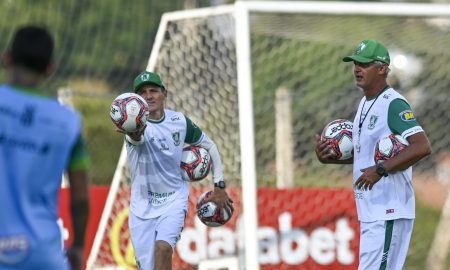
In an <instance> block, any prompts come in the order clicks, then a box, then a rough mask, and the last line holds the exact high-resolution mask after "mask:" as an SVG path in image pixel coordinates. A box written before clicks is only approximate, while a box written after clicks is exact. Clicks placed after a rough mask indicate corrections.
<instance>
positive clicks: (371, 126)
mask: <svg viewBox="0 0 450 270" xmlns="http://www.w3.org/2000/svg"><path fill="white" fill-rule="evenodd" d="M377 121H378V115H374V114H373V115H371V116H370V119H369V125H367V128H368V129H374V128H375V124H376V123H377Z"/></svg>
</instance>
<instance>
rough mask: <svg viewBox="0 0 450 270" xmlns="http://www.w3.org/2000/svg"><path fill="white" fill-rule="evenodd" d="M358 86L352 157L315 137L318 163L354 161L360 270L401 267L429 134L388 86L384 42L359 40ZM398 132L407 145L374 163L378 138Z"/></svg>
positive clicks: (349, 58) (356, 56)
mask: <svg viewBox="0 0 450 270" xmlns="http://www.w3.org/2000/svg"><path fill="white" fill-rule="evenodd" d="M343 61H344V62H353V64H354V68H353V73H354V76H355V81H356V85H357V86H358V87H359V88H361V89H362V91H363V94H364V97H363V98H362V99H361V102H360V103H359V107H358V111H357V113H356V116H355V119H354V122H353V132H352V133H353V145H354V153H353V158H352V159H350V160H344V161H338V160H336V158H335V157H334V156H333V155H332V154H330V152H329V149H330V148H329V146H328V144H327V142H326V141H321V140H320V136H319V135H316V149H315V151H316V154H317V157H318V159H319V160H320V161H321V162H322V163H343V164H345V163H346V164H353V183H354V192H355V201H356V207H357V211H358V218H359V221H360V229H361V231H360V250H359V251H360V254H359V268H358V269H359V270H375V269H376V270H379V269H390V270H394V269H395V270H400V269H402V268H403V264H404V262H405V259H406V255H407V252H408V247H409V242H410V239H411V234H412V231H413V224H414V218H415V199H414V189H413V185H412V167H411V166H412V165H414V164H416V163H417V162H418V161H419V160H420V159H422V158H424V157H425V156H427V155H429V154H430V153H431V146H430V143H429V141H428V137H427V136H426V134H425V132H424V131H423V129H422V127H421V126H420V125H419V123H418V122H417V120H416V118H415V117H414V114H413V112H412V110H411V107H410V105H409V104H408V102H407V101H406V99H405V98H404V97H403V96H402V95H400V94H399V93H398V92H397V91H395V90H394V89H393V88H392V87H390V86H389V85H388V84H387V75H388V73H389V64H390V57H389V53H388V51H387V49H386V48H385V47H384V45H383V44H381V43H379V42H378V41H375V40H364V41H362V42H361V43H360V44H359V46H358V48H357V49H356V51H355V53H354V54H353V55H350V56H347V57H344V58H343ZM391 133H394V134H399V135H401V136H402V137H403V138H404V139H406V140H407V141H408V142H409V146H408V147H407V148H406V149H404V150H403V151H401V152H400V153H399V154H398V155H397V156H395V157H394V158H392V159H389V160H387V161H384V162H383V163H378V164H375V162H374V149H375V143H376V141H377V140H378V139H380V138H383V137H386V136H388V135H389V134H391Z"/></svg>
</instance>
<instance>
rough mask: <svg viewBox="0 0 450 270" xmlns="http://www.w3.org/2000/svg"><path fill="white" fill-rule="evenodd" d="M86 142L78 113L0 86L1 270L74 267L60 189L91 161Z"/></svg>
mask: <svg viewBox="0 0 450 270" xmlns="http://www.w3.org/2000/svg"><path fill="white" fill-rule="evenodd" d="M82 142H83V141H82V139H81V118H80V117H79V115H78V114H77V113H75V112H74V111H72V110H71V109H69V108H66V107H64V106H62V105H60V104H59V103H58V102H57V101H56V100H54V99H50V98H47V97H41V96H38V95H35V94H32V93H29V92H26V91H21V90H18V89H16V88H14V87H12V86H9V85H0V270H3V269H13V268H14V269H66V268H68V266H67V265H66V263H65V262H64V260H65V258H64V255H63V251H62V249H61V242H60V239H61V236H60V230H59V228H58V225H57V223H56V221H57V219H58V212H57V209H58V205H57V204H58V191H59V188H60V185H61V176H62V173H63V171H64V170H65V169H67V168H69V167H70V168H76V167H77V166H78V167H79V168H81V167H83V166H84V165H82V164H86V163H85V161H86V160H87V154H86V152H85V151H83V149H84V144H83V143H82ZM36 267H38V268H36ZM39 267H41V268H39Z"/></svg>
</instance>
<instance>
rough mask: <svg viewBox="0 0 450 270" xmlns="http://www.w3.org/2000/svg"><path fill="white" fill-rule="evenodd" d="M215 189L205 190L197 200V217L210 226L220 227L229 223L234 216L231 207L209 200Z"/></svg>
mask: <svg viewBox="0 0 450 270" xmlns="http://www.w3.org/2000/svg"><path fill="white" fill-rule="evenodd" d="M212 193H213V191H212V190H209V191H205V192H204V193H203V194H202V195H200V197H199V198H198V200H197V206H196V209H197V217H198V218H199V219H200V221H201V222H203V224H205V225H206V226H209V227H219V226H222V225H224V224H225V223H227V222H228V221H229V220H230V219H231V217H232V216H233V210H232V209H231V208H228V207H225V208H221V207H218V206H217V205H216V204H215V203H214V202H212V201H208V200H209V198H210V197H211V196H212Z"/></svg>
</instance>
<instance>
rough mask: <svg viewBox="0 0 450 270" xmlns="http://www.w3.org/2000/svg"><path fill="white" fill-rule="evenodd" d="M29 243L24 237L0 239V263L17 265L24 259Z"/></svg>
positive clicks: (14, 236)
mask: <svg viewBox="0 0 450 270" xmlns="http://www.w3.org/2000/svg"><path fill="white" fill-rule="evenodd" d="M28 249H29V243H28V239H27V237H26V236H25V235H13V236H3V237H0V262H2V263H7V264H14V263H18V262H20V261H22V260H24V259H25V258H26V255H27V254H28Z"/></svg>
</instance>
